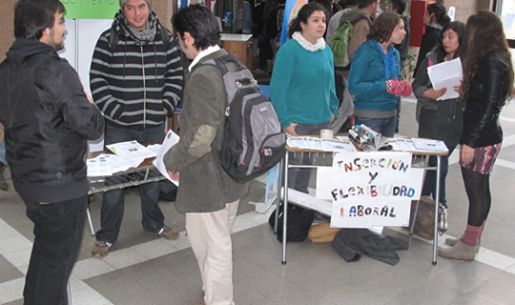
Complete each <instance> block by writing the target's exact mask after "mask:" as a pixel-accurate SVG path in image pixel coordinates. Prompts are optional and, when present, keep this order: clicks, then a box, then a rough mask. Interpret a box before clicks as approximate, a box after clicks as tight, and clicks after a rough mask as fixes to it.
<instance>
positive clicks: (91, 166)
mask: <svg viewBox="0 0 515 305" xmlns="http://www.w3.org/2000/svg"><path fill="white" fill-rule="evenodd" d="M86 164H87V168H88V177H107V176H111V175H113V174H115V173H118V172H123V171H126V170H128V169H129V168H131V167H133V166H132V164H130V163H129V162H127V161H125V160H124V159H123V158H121V157H120V156H117V155H113V154H100V155H98V156H96V157H95V158H92V159H87V160H86Z"/></svg>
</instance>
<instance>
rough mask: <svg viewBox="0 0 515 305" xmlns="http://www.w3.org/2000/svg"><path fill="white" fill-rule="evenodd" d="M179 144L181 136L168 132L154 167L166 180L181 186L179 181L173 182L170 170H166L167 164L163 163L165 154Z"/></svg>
mask: <svg viewBox="0 0 515 305" xmlns="http://www.w3.org/2000/svg"><path fill="white" fill-rule="evenodd" d="M178 142H179V136H178V135H177V134H176V133H175V132H173V131H172V130H171V129H170V130H168V133H167V134H166V136H165V139H164V141H163V144H161V150H160V151H159V153H158V154H157V156H156V158H155V159H154V161H153V162H152V164H154V166H155V167H156V168H157V170H158V171H159V172H160V173H161V175H163V176H164V177H165V178H166V179H168V180H169V181H170V182H172V183H173V184H175V185H177V186H179V181H177V180H173V179H172V178H171V177H170V175H169V174H168V170H167V169H166V166H165V163H164V161H163V158H164V156H165V154H166V153H167V152H168V151H169V150H170V148H172V146H174V145H175V144H177V143H178Z"/></svg>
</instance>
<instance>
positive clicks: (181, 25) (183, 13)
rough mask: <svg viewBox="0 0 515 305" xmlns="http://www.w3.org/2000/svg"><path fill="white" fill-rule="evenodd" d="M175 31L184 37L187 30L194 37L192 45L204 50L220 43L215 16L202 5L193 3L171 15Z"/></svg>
mask: <svg viewBox="0 0 515 305" xmlns="http://www.w3.org/2000/svg"><path fill="white" fill-rule="evenodd" d="M172 25H173V30H174V32H175V33H178V34H179V35H180V37H181V38H184V33H185V32H188V33H190V35H191V36H192V37H193V38H194V39H195V43H194V44H193V46H194V47H195V48H197V49H199V50H205V49H207V48H208V47H210V46H214V45H218V44H220V29H219V27H218V20H217V19H216V17H215V16H214V15H213V14H212V13H211V12H210V11H209V10H208V9H207V8H205V7H204V6H201V5H198V4H195V5H190V6H188V7H185V8H182V9H180V10H179V11H178V12H177V13H175V14H174V15H173V17H172Z"/></svg>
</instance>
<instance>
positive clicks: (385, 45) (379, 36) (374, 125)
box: [349, 12, 411, 137]
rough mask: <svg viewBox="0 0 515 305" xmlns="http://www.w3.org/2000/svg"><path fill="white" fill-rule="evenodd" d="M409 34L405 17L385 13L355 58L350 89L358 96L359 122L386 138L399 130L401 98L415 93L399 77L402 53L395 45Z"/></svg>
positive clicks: (357, 122)
mask: <svg viewBox="0 0 515 305" xmlns="http://www.w3.org/2000/svg"><path fill="white" fill-rule="evenodd" d="M405 36H406V31H405V30H404V21H403V20H402V19H401V17H400V16H399V15H397V14H396V13H391V12H387V13H382V14H381V15H379V17H378V18H377V19H376V20H375V21H374V23H373V24H372V27H371V29H370V34H369V35H368V40H367V41H365V42H364V43H363V44H361V46H360V47H359V48H358V49H357V50H356V53H354V57H353V58H352V65H351V69H350V75H349V91H350V92H351V93H352V94H353V95H354V116H355V119H356V124H365V125H366V126H368V127H370V128H371V129H372V130H374V131H375V132H379V133H381V134H382V135H384V136H386V137H393V135H394V133H395V127H396V125H397V124H396V122H397V99H398V97H399V96H408V95H410V94H411V84H410V83H409V82H407V81H405V80H399V77H400V60H399V52H398V51H397V50H396V49H395V47H394V46H393V45H394V44H400V43H401V42H402V41H403V40H404V37H405Z"/></svg>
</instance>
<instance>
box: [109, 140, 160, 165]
mask: <svg viewBox="0 0 515 305" xmlns="http://www.w3.org/2000/svg"><path fill="white" fill-rule="evenodd" d="M106 147H107V148H108V149H109V150H110V151H112V152H113V153H114V154H116V155H118V156H120V157H122V158H123V159H124V160H125V161H126V162H128V163H130V164H131V167H138V165H140V164H141V162H143V161H144V160H145V159H147V158H154V157H155V156H156V153H154V152H153V151H152V150H150V149H148V148H146V147H145V146H143V145H141V144H139V143H138V142H137V141H128V142H120V143H114V144H111V145H107V146H106Z"/></svg>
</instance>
